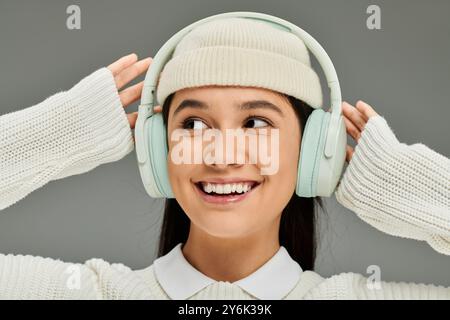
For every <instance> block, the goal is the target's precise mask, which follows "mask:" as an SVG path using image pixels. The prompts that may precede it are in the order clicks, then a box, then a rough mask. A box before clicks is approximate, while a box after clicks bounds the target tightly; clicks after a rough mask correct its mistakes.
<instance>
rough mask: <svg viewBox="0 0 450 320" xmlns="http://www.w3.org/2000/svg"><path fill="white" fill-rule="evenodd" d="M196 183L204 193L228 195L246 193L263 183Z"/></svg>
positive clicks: (219, 195)
mask: <svg viewBox="0 0 450 320" xmlns="http://www.w3.org/2000/svg"><path fill="white" fill-rule="evenodd" d="M194 184H195V186H196V188H197V189H198V190H199V191H200V192H201V193H202V194H204V195H207V196H216V197H227V196H241V195H245V194H247V193H249V192H251V191H252V190H254V189H255V188H257V187H258V186H259V185H260V184H261V183H260V182H257V181H245V182H237V183H209V182H204V181H200V182H197V183H194Z"/></svg>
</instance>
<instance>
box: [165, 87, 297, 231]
mask: <svg viewBox="0 0 450 320" xmlns="http://www.w3.org/2000/svg"><path fill="white" fill-rule="evenodd" d="M188 100H189V101H188ZM194 100H195V101H194ZM254 101H260V102H261V101H265V102H266V103H249V102H254ZM244 103H246V104H244ZM245 106H246V107H245ZM277 109H278V111H277ZM213 128H214V129H216V130H218V131H219V132H220V133H222V134H223V137H222V140H220V141H222V143H223V149H222V150H223V155H226V154H228V155H230V156H232V158H228V159H227V158H226V157H225V156H224V158H222V159H223V160H224V162H223V163H218V161H217V159H216V160H215V162H214V161H211V160H210V161H206V162H205V161H204V160H205V158H203V161H202V162H201V163H198V162H197V163H196V162H195V161H194V158H193V154H194V153H195V154H197V155H198V154H199V151H198V149H196V151H193V152H192V153H191V154H190V155H189V157H192V158H191V159H190V161H191V162H189V163H181V164H180V161H179V160H177V161H174V159H175V158H173V157H175V156H177V155H180V152H179V151H180V141H184V142H188V141H191V142H192V144H191V146H192V147H193V145H194V134H195V133H197V134H199V133H200V135H198V136H197V139H198V137H201V136H202V135H203V134H204V133H206V132H207V131H209V132H210V133H211V132H212V131H213V130H208V129H213ZM238 128H240V129H242V131H241V133H247V138H246V140H245V145H244V148H241V149H238V148H237V145H238V142H237V141H238V140H237V139H235V140H234V146H235V148H231V144H230V143H229V142H228V141H229V140H227V139H226V138H225V134H226V131H225V129H238ZM177 129H178V130H177ZM180 129H185V131H183V130H180ZM262 129H265V130H262ZM274 129H277V130H274ZM175 131H176V132H178V133H180V132H183V133H182V134H181V136H183V139H184V140H182V139H181V138H180V137H181V136H178V138H177V139H172V138H171V137H172V134H174V133H175ZM218 131H216V132H218ZM264 131H265V132H264ZM232 132H233V133H236V134H238V133H239V131H232ZM276 132H278V139H277V138H276ZM245 136H246V135H245V134H244V137H245ZM250 136H251V137H253V138H257V139H256V140H258V139H261V138H263V136H265V138H266V139H265V140H266V142H262V143H263V144H264V145H265V146H266V147H265V149H264V148H261V146H262V144H258V145H255V144H254V143H252V144H251V142H250V141H251V140H252V139H251V138H249V137H250ZM173 137H175V135H174V136H173ZM241 137H242V136H241ZM215 138H216V139H217V136H215ZM168 140H169V160H168V170H169V179H170V183H171V186H172V190H173V192H174V195H175V197H176V199H177V201H178V203H179V204H180V206H181V207H182V208H183V210H184V212H185V213H186V214H187V215H188V217H189V218H190V220H191V223H193V224H195V226H196V227H197V228H201V229H202V230H203V231H204V232H206V233H208V234H210V235H213V236H216V237H226V238H231V237H243V236H246V235H249V234H251V233H253V232H256V231H258V229H260V228H267V227H268V226H269V225H270V224H273V223H276V222H278V219H279V218H280V217H281V213H282V210H283V209H284V207H285V206H286V205H287V203H288V202H289V199H290V198H291V196H292V194H293V192H294V190H295V184H296V178H297V164H298V157H299V149H300V127H299V122H298V119H297V117H296V114H295V112H294V110H293V109H292V107H291V105H290V103H289V101H288V100H287V99H286V98H285V97H283V96H282V95H280V94H278V93H276V92H274V91H271V90H266V89H262V88H254V87H237V86H204V87H195V88H187V89H183V90H180V91H177V92H176V93H175V95H174V97H173V100H172V103H171V106H170V112H169V117H168ZM201 141H202V142H201V144H200V145H201V146H202V148H203V149H202V150H201V151H200V152H202V151H203V152H204V154H206V150H208V149H207V146H208V145H209V146H210V147H211V146H212V142H213V141H215V142H216V145H218V144H217V143H218V142H219V140H214V139H213V138H212V137H211V136H210V139H209V140H208V141H205V139H203V140H201ZM241 141H242V140H241ZM254 141H255V139H253V142H254ZM258 141H264V140H258ZM186 145H187V146H188V144H183V146H186ZM197 146H198V144H197ZM241 146H242V144H241ZM255 147H256V150H257V151H258V152H262V154H266V155H270V156H271V157H272V161H274V160H273V159H276V155H275V154H272V153H273V152H277V153H278V154H277V155H278V163H277V164H276V170H272V171H271V172H270V174H265V173H264V171H263V170H262V169H263V168H268V164H267V162H264V161H265V160H264V158H261V157H260V156H258V157H257V159H256V161H253V162H251V161H250V153H251V151H250V150H251V148H253V151H254V150H255V149H254V148H255ZM185 150H186V149H185ZM211 150H212V149H209V151H211ZM226 150H228V151H226ZM230 150H231V151H230ZM175 151H176V152H175ZM227 152H228V153H227ZM200 154H201V153H200ZM209 154H210V155H217V154H216V153H214V152H209ZM238 154H239V155H240V156H244V158H245V161H244V162H245V163H243V161H242V159H243V158H240V159H241V160H240V161H239V160H238V159H239V157H238ZM253 154H255V153H253ZM185 155H187V152H186V153H185ZM185 159H187V158H185ZM210 159H211V158H210ZM253 159H255V158H253ZM185 162H186V161H185ZM255 162H256V163H255ZM272 164H273V163H272ZM272 167H274V166H272ZM266 173H267V171H266ZM220 181H222V183H220ZM227 182H228V183H227ZM227 184H228V186H227ZM249 186H251V189H250V190H249V191H247V192H245V193H244V191H245V190H247V189H248V188H249ZM233 190H234V192H233ZM230 191H232V193H231V194H230ZM208 192H209V193H208ZM217 193H218V194H217ZM216 194H217V195H216Z"/></svg>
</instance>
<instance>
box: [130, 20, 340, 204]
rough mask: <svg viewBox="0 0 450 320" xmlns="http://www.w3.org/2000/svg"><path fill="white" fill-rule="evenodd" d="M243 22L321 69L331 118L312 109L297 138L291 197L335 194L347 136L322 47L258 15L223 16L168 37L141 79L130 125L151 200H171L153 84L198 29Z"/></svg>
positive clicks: (336, 86) (334, 79)
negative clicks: (257, 25) (304, 51)
mask: <svg viewBox="0 0 450 320" xmlns="http://www.w3.org/2000/svg"><path fill="white" fill-rule="evenodd" d="M231 17H239V18H247V19H257V20H261V21H264V22H266V23H268V24H271V25H272V26H274V27H276V28H279V29H282V30H285V31H286V32H291V33H293V34H295V35H296V36H298V37H299V38H300V39H301V40H303V42H304V43H305V45H306V47H307V48H308V49H309V50H310V51H311V52H312V54H314V56H315V57H316V58H317V60H318V62H319V64H320V65H321V67H322V69H323V71H324V73H325V76H326V79H327V83H328V87H329V88H330V100H331V112H326V111H324V110H323V109H321V108H318V107H317V109H315V110H314V111H313V112H312V113H311V115H310V116H309V118H308V120H307V122H306V126H305V129H304V132H303V136H302V143H301V150H300V151H301V152H300V157H299V162H298V170H297V186H296V189H295V193H296V194H297V195H298V196H299V197H315V196H323V197H330V196H331V194H332V193H333V192H334V190H335V188H336V186H337V184H338V181H339V179H340V176H341V173H342V171H343V167H344V161H345V153H346V152H345V151H346V150H345V148H346V144H347V136H346V130H345V123H344V119H343V116H342V109H341V103H342V98H341V89H340V86H339V81H338V78H337V75H336V70H335V69H334V66H333V63H332V61H331V59H330V58H329V56H328V54H327V53H326V52H325V50H324V49H323V48H322V46H321V45H320V44H319V43H318V42H317V41H316V40H315V39H314V38H313V37H312V36H310V35H309V34H308V33H307V32H305V31H304V30H302V29H301V28H299V27H298V26H296V25H294V24H292V23H290V22H288V21H285V20H283V19H280V18H278V17H274V16H271V15H267V14H263V13H258V12H227V13H222V14H218V15H213V16H210V17H207V18H204V19H202V20H199V21H197V22H195V23H193V24H191V25H189V26H187V27H185V28H183V29H182V30H180V31H179V32H178V33H176V34H175V35H173V36H172V37H171V38H170V39H169V40H168V41H167V42H166V43H165V44H164V45H163V46H162V47H161V49H159V51H158V52H157V54H156V55H155V57H154V58H153V62H152V64H151V66H150V68H149V69H148V70H147V74H146V76H145V81H144V87H143V91H142V97H141V105H140V106H139V112H138V118H137V121H136V125H135V141H136V154H137V162H138V167H139V171H140V174H141V178H142V182H143V184H144V187H145V190H146V191H147V193H148V194H149V195H150V196H151V197H153V198H174V197H175V196H174V194H173V192H172V188H171V186H170V182H169V176H168V170H167V159H168V146H167V143H166V128H165V126H164V123H163V117H162V114H161V113H155V112H154V110H153V108H154V106H156V105H157V104H156V84H157V80H158V76H159V74H160V72H161V71H162V70H163V67H164V65H165V64H166V63H167V62H168V61H169V60H170V58H171V56H172V53H173V51H174V49H175V47H176V45H177V44H178V42H179V41H180V40H181V39H182V38H183V37H184V36H185V35H186V34H187V33H189V32H190V31H191V30H192V29H193V28H195V27H197V26H198V25H200V24H203V23H206V22H209V21H211V20H215V19H222V18H231Z"/></svg>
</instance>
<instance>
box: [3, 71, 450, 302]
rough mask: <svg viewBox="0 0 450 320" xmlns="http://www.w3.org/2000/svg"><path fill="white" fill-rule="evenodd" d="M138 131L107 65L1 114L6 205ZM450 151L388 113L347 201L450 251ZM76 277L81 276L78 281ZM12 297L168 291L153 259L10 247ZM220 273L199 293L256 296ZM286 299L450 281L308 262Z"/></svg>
mask: <svg viewBox="0 0 450 320" xmlns="http://www.w3.org/2000/svg"><path fill="white" fill-rule="evenodd" d="M133 148H134V144H133V140H132V132H131V129H130V127H129V124H128V121H127V117H126V114H125V112H124V109H123V108H122V105H121V103H120V99H119V95H118V92H117V89H116V87H115V83H114V79H113V76H112V74H111V72H110V71H109V70H108V69H107V68H101V69H99V70H97V71H96V72H94V73H92V74H91V75H89V76H87V77H86V78H84V79H83V80H81V81H80V82H79V83H78V84H76V85H75V86H74V87H73V88H71V89H70V90H68V91H65V92H59V93H57V94H55V95H53V96H51V97H49V98H47V99H46V100H45V101H43V102H41V103H39V104H37V105H34V106H32V107H29V108H26V109H23V110H19V111H16V112H12V113H9V114H5V115H3V116H1V117H0V209H4V208H6V207H8V206H10V205H12V204H14V203H15V202H17V201H19V200H20V199H22V198H24V197H25V196H26V195H28V194H29V193H30V192H32V191H33V190H36V189H38V188H40V187H42V186H43V185H45V184H46V183H48V182H49V181H51V180H56V179H61V178H63V177H67V176H70V175H74V174H80V173H84V172H87V171H89V170H92V169H93V168H95V167H96V166H98V165H100V164H103V163H107V162H112V161H116V160H119V159H121V158H123V157H124V156H125V155H127V154H128V153H130V152H131V151H132V150H133ZM449 171H450V160H449V159H447V158H446V157H444V156H442V155H440V154H438V153H436V152H435V151H433V150H431V149H430V148H428V147H426V146H425V145H423V144H420V143H417V144H413V145H405V144H403V143H400V142H399V141H398V140H397V139H396V137H395V135H394V133H393V132H392V130H391V129H390V128H389V126H388V125H387V123H386V121H385V119H384V118H383V117H381V116H377V117H374V118H371V119H370V120H369V121H368V123H367V124H366V127H365V130H364V131H363V133H362V136H361V139H360V140H359V143H358V144H357V146H356V147H355V153H354V155H353V157H352V159H351V161H350V163H349V165H348V167H347V168H346V171H345V172H344V175H343V178H342V180H341V182H340V184H339V186H338V188H337V190H336V198H337V200H338V201H339V203H340V204H342V205H343V206H345V207H346V208H348V209H350V210H352V211H353V212H355V213H356V214H357V215H358V216H359V217H360V218H361V219H363V220H364V221H366V222H367V223H369V224H371V225H372V226H374V227H375V228H377V229H379V230H381V231H383V232H386V233H388V234H391V235H395V236H399V237H406V238H411V239H416V240H422V241H426V242H427V243H428V244H429V245H430V246H431V247H432V248H433V249H435V250H436V251H438V252H440V253H442V254H446V255H450V183H449V182H450V172H449ZM74 276H76V277H78V278H77V279H78V280H77V281H74V279H75V278H74ZM0 298H3V299H8V298H12V299H168V296H167V295H166V293H165V292H164V290H163V289H162V287H161V286H160V285H159V284H158V282H157V280H156V278H155V274H154V269H153V265H151V266H149V267H147V268H145V269H142V270H131V269H130V268H128V267H127V266H125V265H123V264H118V263H113V264H111V263H108V262H106V261H104V260H102V259H97V258H94V259H90V260H88V261H86V262H85V263H83V264H79V263H67V262H62V261H60V260H55V259H50V258H43V257H38V256H30V255H26V256H24V255H12V254H8V255H2V254H0ZM253 298H254V297H252V296H251V295H250V294H248V293H247V292H245V291H243V290H242V289H241V288H240V287H238V286H236V285H234V284H233V283H229V282H222V281H218V282H216V283H213V284H211V285H209V286H208V287H206V288H204V289H203V290H201V291H200V292H198V293H197V294H195V295H193V296H192V297H191V299H253ZM285 298H286V299H430V298H438V299H450V288H445V287H443V286H434V285H425V284H414V283H404V282H401V283H395V282H381V289H376V288H371V287H370V286H369V285H368V279H366V278H365V277H364V276H362V275H360V274H355V273H341V274H338V275H334V276H332V277H329V278H323V277H321V276H320V275H319V274H317V273H315V272H312V271H304V272H302V274H301V277H300V280H299V282H298V283H297V285H296V287H295V288H294V289H293V290H292V291H291V292H290V293H289V294H288V295H287V296H286V297H285Z"/></svg>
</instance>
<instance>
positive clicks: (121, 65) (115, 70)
mask: <svg viewBox="0 0 450 320" xmlns="http://www.w3.org/2000/svg"><path fill="white" fill-rule="evenodd" d="M137 60H138V56H137V54H136V53H131V54H129V55H127V56H124V57H122V58H120V59H119V60H117V61H115V62H113V63H111V64H110V65H109V66H108V69H109V70H111V72H112V74H113V75H114V76H116V75H117V74H119V73H120V72H121V71H122V70H124V69H126V68H128V67H129V66H131V65H132V64H133V63H135V62H136V61H137Z"/></svg>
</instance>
